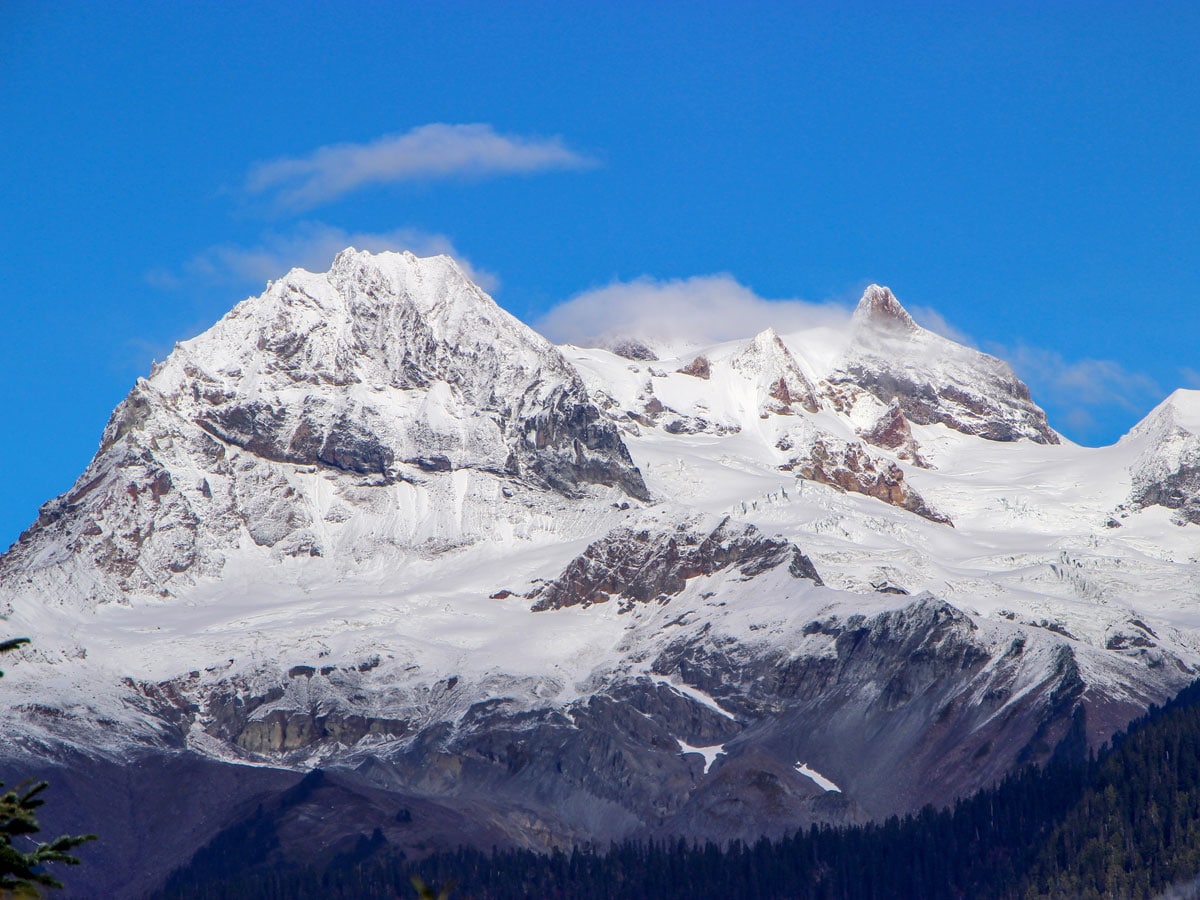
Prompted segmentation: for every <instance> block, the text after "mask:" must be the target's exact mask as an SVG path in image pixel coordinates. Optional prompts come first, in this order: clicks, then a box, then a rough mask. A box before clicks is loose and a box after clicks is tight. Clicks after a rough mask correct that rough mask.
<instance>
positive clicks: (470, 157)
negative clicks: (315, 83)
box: [245, 123, 595, 210]
mask: <svg viewBox="0 0 1200 900" xmlns="http://www.w3.org/2000/svg"><path fill="white" fill-rule="evenodd" d="M592 165H595V161H594V160H592V159H590V158H589V157H587V156H584V155H582V154H580V153H577V152H575V151H574V150H572V149H571V148H569V147H567V146H566V144H564V143H563V140H562V138H560V137H549V138H540V137H524V136H522V135H513V134H498V133H497V132H496V131H495V130H494V129H493V128H492V126H491V125H484V124H477V125H447V124H443V123H433V124H431V125H422V126H420V127H418V128H414V129H412V130H411V131H407V132H405V133H404V134H392V135H385V136H384V137H381V138H377V139H375V140H373V141H369V142H367V143H365V144H348V143H347V144H329V145H327V146H325V147H318V148H317V149H316V150H314V151H313V152H312V153H310V154H308V155H307V156H303V157H296V158H284V159H276V160H271V161H269V162H264V163H259V164H258V165H256V166H254V167H253V168H252V169H251V170H250V174H249V176H248V177H247V179H246V185H245V187H246V190H247V191H248V192H249V193H251V194H258V195H270V196H272V197H273V199H274V200H275V202H276V203H277V204H278V205H279V206H281V207H283V208H285V209H291V210H299V209H310V208H312V207H314V206H317V205H319V204H322V203H326V202H328V201H330V200H334V199H336V198H338V197H341V196H343V195H345V194H348V193H350V192H351V191H354V190H357V189H358V188H361V187H364V186H366V185H370V184H389V183H394V182H401V181H422V180H429V179H437V178H452V177H456V176H467V177H476V178H480V177H484V176H489V175H508V174H528V173H531V172H541V171H546V170H549V169H579V168H585V167H588V166H592Z"/></svg>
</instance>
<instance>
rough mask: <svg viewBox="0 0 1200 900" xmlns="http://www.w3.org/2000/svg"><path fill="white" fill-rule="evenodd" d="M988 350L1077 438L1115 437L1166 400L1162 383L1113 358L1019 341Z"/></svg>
mask: <svg viewBox="0 0 1200 900" xmlns="http://www.w3.org/2000/svg"><path fill="white" fill-rule="evenodd" d="M987 350H988V352H989V353H991V354H993V355H995V356H999V357H1000V358H1001V359H1004V360H1005V361H1007V362H1008V363H1009V365H1011V366H1012V367H1013V370H1014V371H1015V372H1016V373H1017V375H1018V376H1019V377H1020V378H1021V380H1022V381H1024V382H1025V383H1026V384H1028V385H1029V389H1030V392H1031V393H1032V394H1033V399H1034V401H1035V402H1037V403H1038V404H1040V405H1041V406H1043V407H1044V408H1045V409H1046V410H1047V412H1048V413H1050V424H1051V425H1054V426H1055V427H1056V428H1059V429H1060V430H1062V431H1064V432H1065V433H1067V434H1068V435H1069V436H1070V437H1072V438H1073V439H1074V440H1077V441H1083V442H1085V443H1087V442H1090V441H1094V440H1103V441H1109V440H1113V439H1115V438H1116V437H1118V436H1119V435H1120V434H1122V433H1123V432H1125V431H1128V430H1129V428H1130V427H1132V426H1133V424H1134V423H1135V422H1136V421H1138V420H1139V419H1140V418H1141V417H1142V416H1144V415H1145V414H1146V413H1147V412H1148V411H1149V410H1150V408H1151V407H1153V406H1154V405H1155V404H1156V403H1158V402H1159V401H1160V400H1162V398H1163V396H1164V395H1165V392H1164V391H1163V389H1162V387H1161V386H1160V385H1159V384H1158V382H1157V381H1155V380H1154V379H1153V378H1151V377H1150V376H1149V375H1146V374H1144V373H1142V372H1134V371H1131V370H1130V369H1128V368H1126V367H1125V366H1124V365H1122V364H1121V363H1120V362H1117V361H1116V360H1112V359H1080V360H1068V359H1066V358H1064V357H1063V356H1062V354H1060V353H1058V352H1056V351H1054V350H1046V349H1043V348H1041V347H1031V346H1029V345H1028V344H1023V343H1022V344H1017V345H1016V346H1015V347H1006V346H1001V345H990V346H988V347H987Z"/></svg>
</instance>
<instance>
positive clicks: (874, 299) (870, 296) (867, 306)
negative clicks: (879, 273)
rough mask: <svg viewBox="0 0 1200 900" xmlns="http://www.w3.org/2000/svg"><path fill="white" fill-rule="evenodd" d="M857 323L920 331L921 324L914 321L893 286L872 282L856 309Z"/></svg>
mask: <svg viewBox="0 0 1200 900" xmlns="http://www.w3.org/2000/svg"><path fill="white" fill-rule="evenodd" d="M854 322H855V324H863V323H866V324H870V325H873V326H875V327H883V328H888V329H890V330H893V331H911V332H915V331H919V330H920V326H919V325H917V323H916V322H915V321H913V317H912V316H910V315H909V314H908V310H906V309H905V308H904V307H903V306H901V305H900V301H899V300H897V299H896V295H895V294H893V293H892V291H891V288H887V287H882V286H880V285H878V284H872V285H870V286H869V287H867V289H866V290H865V291H863V295H862V299H860V300H859V301H858V306H857V307H856V308H855V310H854Z"/></svg>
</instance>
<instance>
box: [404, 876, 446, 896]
mask: <svg viewBox="0 0 1200 900" xmlns="http://www.w3.org/2000/svg"><path fill="white" fill-rule="evenodd" d="M409 881H411V882H412V886H413V887H414V888H415V889H416V891H417V896H418V897H419V898H420V900H450V891H452V890H453V889H454V882H452V881H448V882H446V884H445V886H444V887H443V888H442V889H441V890H440V891H438V890H436V889H434V888H431V887H430V886H429V885H427V884H426V883H425V882H424V881H422V880H421V876H420V875H414V876H413V877H412V878H410V879H409Z"/></svg>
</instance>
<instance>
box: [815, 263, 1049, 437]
mask: <svg viewBox="0 0 1200 900" xmlns="http://www.w3.org/2000/svg"><path fill="white" fill-rule="evenodd" d="M827 381H828V385H829V387H830V391H829V393H830V395H831V399H833V400H834V402H837V403H840V404H841V405H842V406H846V405H847V404H849V405H850V406H852V405H853V403H854V397H853V391H854V390H855V389H858V390H863V391H866V392H867V393H869V394H871V395H872V396H874V397H875V398H876V399H877V400H878V402H880V403H883V404H885V405H889V404H890V403H891V402H892V401H893V400H896V401H898V402H899V404H900V407H901V409H903V411H904V415H905V416H906V417H907V418H908V420H909V421H910V422H913V423H914V424H917V425H932V424H941V425H945V426H947V427H949V428H953V429H954V430H955V431H961V432H963V433H964V434H970V435H975V436H977V437H982V438H985V439H986V440H990V441H1018V440H1029V441H1033V442H1035V443H1039V444H1057V443H1058V442H1059V438H1058V435H1057V434H1056V433H1055V432H1054V430H1053V429H1052V428H1051V427H1050V425H1049V424H1048V423H1047V421H1046V414H1045V413H1044V412H1043V411H1042V410H1041V409H1039V408H1038V407H1037V406H1036V405H1034V403H1033V401H1032V400H1031V399H1030V397H1029V389H1028V388H1027V387H1026V386H1025V385H1024V384H1023V383H1022V382H1021V381H1020V380H1019V379H1018V378H1017V377H1016V376H1015V375H1014V374H1013V371H1012V369H1011V368H1009V366H1008V365H1007V364H1006V363H1004V362H1002V361H1001V360H998V359H996V358H995V357H993V356H988V355H987V354H985V353H980V352H979V351H977V350H973V349H971V348H969V347H964V346H962V345H961V344H956V343H954V342H953V341H949V340H947V339H945V338H943V337H940V336H939V335H936V334H934V333H932V332H930V331H926V330H925V329H923V328H921V327H920V326H918V325H917V324H916V323H915V322H914V321H913V319H912V317H911V316H910V315H909V314H908V312H907V311H906V310H905V309H904V308H903V307H902V306H901V305H900V303H899V301H898V300H896V298H895V296H894V295H893V294H892V292H891V291H890V290H888V289H887V288H883V287H879V286H878V285H871V286H870V287H869V288H867V290H866V292H865V293H864V294H863V297H862V299H861V300H860V301H859V304H858V308H857V309H856V310H855V312H854V338H853V341H852V342H851V345H850V348H849V349H848V350H847V351H846V354H845V357H844V359H843V360H842V361H841V363H840V364H839V365H838V366H837V368H836V369H835V370H834V371H833V372H832V373H831V374H830V375H829V376H828V377H827ZM847 388H848V389H850V394H849V396H848V395H847V393H846V389H847Z"/></svg>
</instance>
